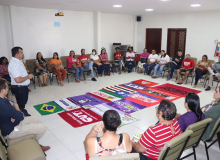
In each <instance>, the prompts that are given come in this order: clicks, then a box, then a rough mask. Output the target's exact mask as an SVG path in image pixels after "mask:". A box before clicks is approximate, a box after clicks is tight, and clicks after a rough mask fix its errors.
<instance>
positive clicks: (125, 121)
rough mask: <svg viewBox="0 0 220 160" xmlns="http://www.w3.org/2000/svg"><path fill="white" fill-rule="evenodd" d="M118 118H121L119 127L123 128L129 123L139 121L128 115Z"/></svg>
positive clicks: (121, 115)
mask: <svg viewBox="0 0 220 160" xmlns="http://www.w3.org/2000/svg"><path fill="white" fill-rule="evenodd" d="M120 117H121V125H120V127H121V126H124V125H126V124H129V123H133V122H135V121H139V119H137V118H135V117H133V116H131V115H129V114H120Z"/></svg>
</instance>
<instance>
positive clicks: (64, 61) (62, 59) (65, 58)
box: [60, 56, 68, 69]
mask: <svg viewBox="0 0 220 160" xmlns="http://www.w3.org/2000/svg"><path fill="white" fill-rule="evenodd" d="M67 58H68V56H62V57H60V59H61V62H62V64H63V66H64V68H65V69H67V68H68V62H67Z"/></svg>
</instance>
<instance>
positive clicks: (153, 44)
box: [145, 28, 162, 53]
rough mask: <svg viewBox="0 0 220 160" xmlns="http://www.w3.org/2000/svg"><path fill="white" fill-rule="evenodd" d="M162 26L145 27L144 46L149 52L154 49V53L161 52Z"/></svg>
mask: <svg viewBox="0 0 220 160" xmlns="http://www.w3.org/2000/svg"><path fill="white" fill-rule="evenodd" d="M161 38H162V28H147V29H146V46H145V47H146V48H147V51H148V52H149V53H152V50H153V49H155V50H156V53H160V52H161Z"/></svg>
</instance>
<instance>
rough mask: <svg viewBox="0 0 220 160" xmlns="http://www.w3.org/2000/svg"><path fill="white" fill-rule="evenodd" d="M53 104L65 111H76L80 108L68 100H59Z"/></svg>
mask: <svg viewBox="0 0 220 160" xmlns="http://www.w3.org/2000/svg"><path fill="white" fill-rule="evenodd" d="M53 102H54V103H56V104H57V105H58V106H60V107H61V108H63V109H64V110H65V111H70V110H73V109H77V108H80V106H78V105H76V104H75V103H73V102H71V101H70V100H68V99H66V98H65V99H61V100H57V101H53Z"/></svg>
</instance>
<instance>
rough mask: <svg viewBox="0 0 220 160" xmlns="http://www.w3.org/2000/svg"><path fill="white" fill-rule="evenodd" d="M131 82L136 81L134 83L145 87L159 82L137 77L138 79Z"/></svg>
mask: <svg viewBox="0 0 220 160" xmlns="http://www.w3.org/2000/svg"><path fill="white" fill-rule="evenodd" d="M132 82H133V83H136V84H140V85H143V86H146V87H152V86H155V85H158V84H159V83H155V82H151V81H146V80H144V79H139V80H136V81H132Z"/></svg>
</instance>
